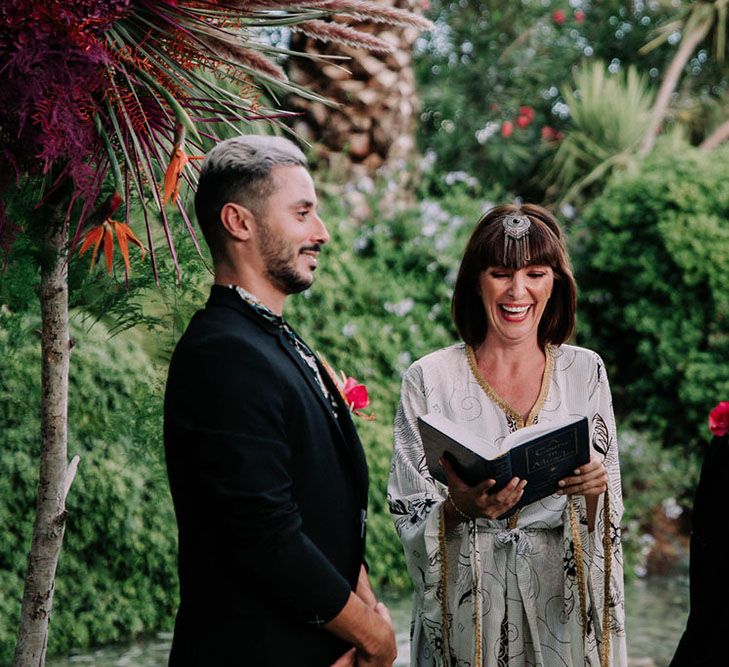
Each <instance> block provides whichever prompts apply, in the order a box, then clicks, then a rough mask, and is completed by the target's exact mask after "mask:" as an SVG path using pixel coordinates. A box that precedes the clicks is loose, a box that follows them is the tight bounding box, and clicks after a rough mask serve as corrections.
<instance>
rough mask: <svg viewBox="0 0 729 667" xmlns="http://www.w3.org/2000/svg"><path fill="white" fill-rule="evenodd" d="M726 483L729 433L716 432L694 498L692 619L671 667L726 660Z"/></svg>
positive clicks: (708, 666) (728, 609)
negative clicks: (720, 434)
mask: <svg viewBox="0 0 729 667" xmlns="http://www.w3.org/2000/svg"><path fill="white" fill-rule="evenodd" d="M727 484H729V435H723V436H715V437H714V439H713V440H712V442H711V444H710V445H709V447H708V449H707V450H706V453H705V454H704V462H703V464H702V466H701V476H700V477H699V484H698V486H697V488H696V497H695V499H694V507H693V514H692V521H693V527H692V530H691V552H690V563H689V585H690V593H689V598H690V607H689V617H688V622H687V623H686V630H685V631H684V633H683V636H682V637H681V641H680V642H679V645H678V648H677V649H676V654H675V655H674V656H673V660H672V661H671V665H670V667H715V666H716V665H723V664H726V655H727V650H726V646H725V645H724V641H725V640H726V637H724V634H725V633H726V632H727V631H729V602H728V601H727V597H728V596H729V585H727V566H728V565H729V558H727V548H726V495H725V494H726V489H727Z"/></svg>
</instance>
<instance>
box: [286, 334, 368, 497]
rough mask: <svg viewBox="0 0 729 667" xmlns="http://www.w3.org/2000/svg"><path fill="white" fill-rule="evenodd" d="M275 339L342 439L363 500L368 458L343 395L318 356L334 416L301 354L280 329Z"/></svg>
mask: <svg viewBox="0 0 729 667" xmlns="http://www.w3.org/2000/svg"><path fill="white" fill-rule="evenodd" d="M278 341H279V345H280V346H281V348H282V349H283V350H284V351H285V352H286V354H288V355H289V357H290V358H291V360H292V361H293V362H294V364H295V365H296V367H297V368H298V369H299V372H300V373H301V375H302V376H303V378H304V380H305V381H306V383H307V384H308V385H309V388H310V389H311V391H312V392H313V393H314V395H315V396H316V397H317V400H318V401H319V403H320V404H321V406H322V408H323V409H324V411H325V412H326V414H327V418H328V419H329V421H330V422H331V423H332V424H333V425H334V427H335V430H336V433H337V435H338V436H339V438H340V440H341V444H342V446H343V447H344V448H345V449H346V450H347V453H348V455H349V458H350V459H351V461H352V464H353V467H354V470H355V472H356V474H357V477H358V481H359V483H360V488H363V489H364V500H365V502H366V495H367V491H366V489H367V485H368V480H367V473H366V471H367V461H366V459H365V456H364V451H363V450H362V444H361V443H360V440H359V436H358V435H357V431H356V429H355V427H354V424H353V423H352V419H351V417H350V416H349V407H348V406H347V404H346V403H345V402H344V400H343V399H342V396H341V394H340V393H339V389H338V388H337V386H336V385H335V384H334V382H333V380H332V379H331V377H329V373H327V372H326V370H325V369H324V368H323V367H322V365H321V363H320V362H319V360H318V359H317V366H318V369H319V375H320V376H321V378H322V381H323V382H324V385H325V386H326V388H327V390H328V391H329V393H330V394H331V396H332V397H333V398H334V401H335V402H336V404H337V409H338V413H339V416H338V417H336V416H335V415H334V410H333V409H332V406H331V405H330V404H329V401H328V400H327V399H326V397H325V396H324V393H323V392H322V390H321V387H320V386H319V385H318V383H317V381H316V380H315V379H314V375H313V371H312V370H311V369H310V368H308V367H307V365H306V363H305V362H304V360H303V359H302V358H301V355H300V354H299V353H298V352H297V351H296V350H295V349H294V347H293V345H292V344H291V343H290V342H289V341H288V339H287V338H286V336H285V335H284V334H283V333H282V332H279V333H278ZM360 471H364V473H363V474H364V477H363V476H362V474H360Z"/></svg>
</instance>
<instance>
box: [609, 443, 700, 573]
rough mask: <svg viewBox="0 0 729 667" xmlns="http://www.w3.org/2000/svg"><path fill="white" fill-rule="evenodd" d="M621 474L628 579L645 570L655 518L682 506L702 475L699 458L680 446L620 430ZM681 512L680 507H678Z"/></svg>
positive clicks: (624, 552)
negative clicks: (673, 447)
mask: <svg viewBox="0 0 729 667" xmlns="http://www.w3.org/2000/svg"><path fill="white" fill-rule="evenodd" d="M618 442H619V443H620V475H621V479H622V484H623V501H624V504H625V512H624V514H623V527H624V530H623V556H624V562H625V574H626V576H627V577H628V578H630V577H632V576H635V575H639V576H641V575H643V574H645V572H646V562H645V559H646V556H647V555H648V552H649V550H650V548H651V547H652V545H653V541H654V540H653V538H652V536H651V532H652V529H653V525H652V519H653V517H654V516H655V511H656V509H657V508H661V509H662V512H661V516H663V515H665V513H666V511H669V512H671V510H674V511H675V509H676V508H678V507H679V502H680V501H681V500H682V499H683V498H685V497H687V496H691V495H692V493H693V491H694V489H695V487H696V483H697V481H698V478H699V466H700V459H699V456H698V455H697V453H696V452H692V453H690V454H689V455H688V456H687V455H686V453H685V452H682V451H681V450H680V449H670V448H666V447H664V446H663V444H662V443H661V441H660V439H658V438H655V437H652V436H650V435H649V434H646V433H638V432H636V431H633V430H630V429H621V430H620V432H619V433H618ZM679 511H680V510H679Z"/></svg>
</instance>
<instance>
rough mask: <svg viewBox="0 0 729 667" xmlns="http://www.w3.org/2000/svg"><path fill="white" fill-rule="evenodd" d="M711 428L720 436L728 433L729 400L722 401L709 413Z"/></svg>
mask: <svg viewBox="0 0 729 667" xmlns="http://www.w3.org/2000/svg"><path fill="white" fill-rule="evenodd" d="M709 430H710V431H711V432H712V433H713V434H714V435H718V436H722V435H726V434H727V432H728V431H729V401H721V402H720V403H719V404H718V405H717V406H716V407H715V408H714V409H713V410H712V411H711V412H710V413H709Z"/></svg>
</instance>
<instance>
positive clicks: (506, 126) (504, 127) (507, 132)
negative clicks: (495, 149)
mask: <svg viewBox="0 0 729 667" xmlns="http://www.w3.org/2000/svg"><path fill="white" fill-rule="evenodd" d="M513 132H514V123H512V122H511V121H510V120H505V121H504V122H503V123H501V136H502V137H506V138H507V139H508V138H509V137H510V136H511V135H512V133H513Z"/></svg>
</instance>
